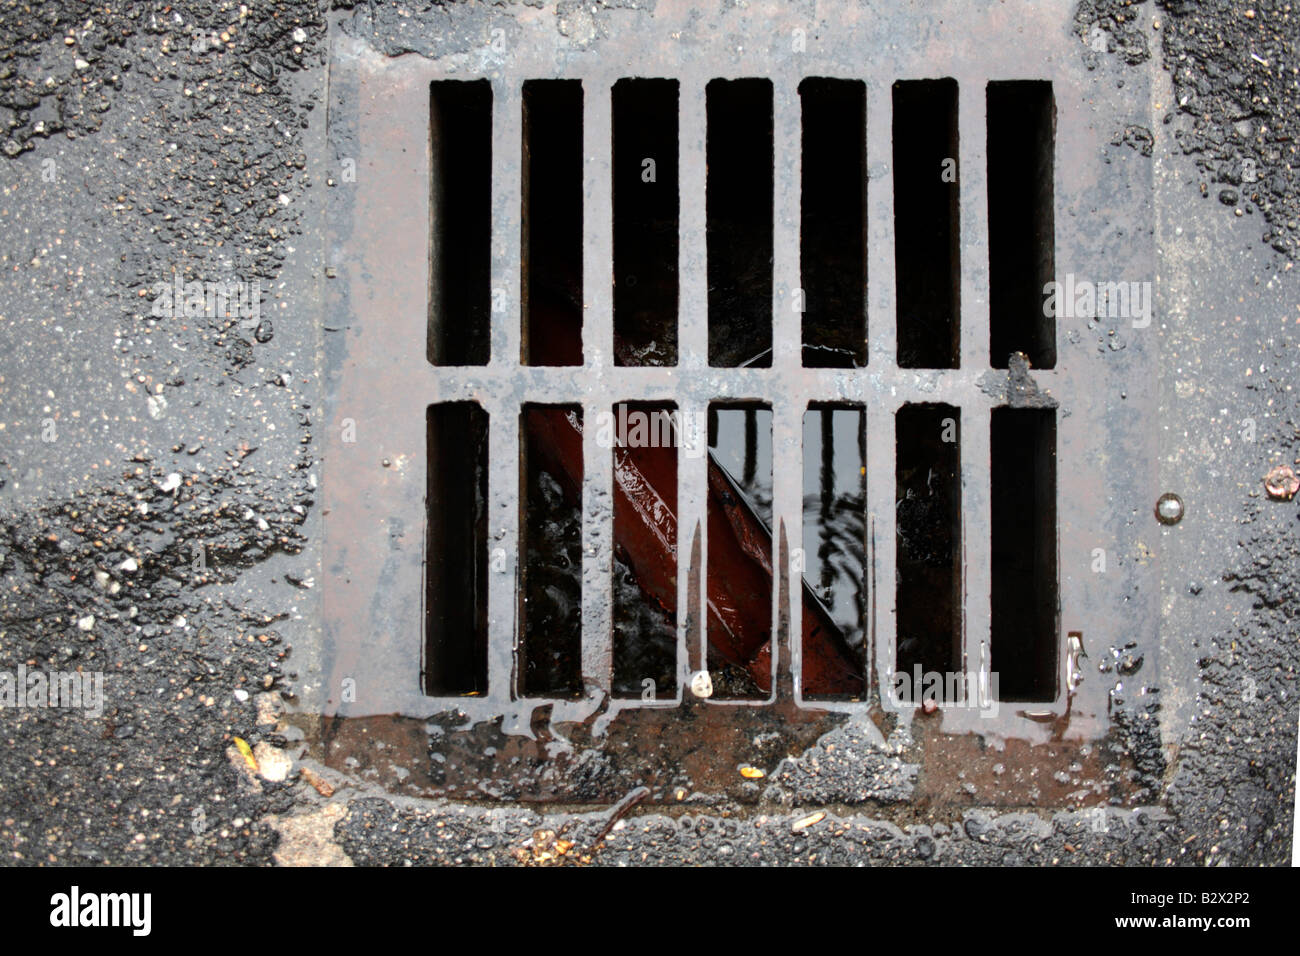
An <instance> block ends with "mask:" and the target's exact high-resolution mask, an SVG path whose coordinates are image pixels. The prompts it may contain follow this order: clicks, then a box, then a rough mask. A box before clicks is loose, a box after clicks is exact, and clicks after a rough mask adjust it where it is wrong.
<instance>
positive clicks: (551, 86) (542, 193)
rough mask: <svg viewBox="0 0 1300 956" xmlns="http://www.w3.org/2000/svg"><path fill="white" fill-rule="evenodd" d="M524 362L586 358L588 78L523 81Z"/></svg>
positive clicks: (568, 362) (561, 362) (578, 361)
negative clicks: (584, 87)
mask: <svg viewBox="0 0 1300 956" xmlns="http://www.w3.org/2000/svg"><path fill="white" fill-rule="evenodd" d="M522 186H523V236H522V251H521V267H522V283H523V290H522V296H523V298H522V304H523V329H522V335H523V364H525V365H581V364H582V206H583V202H582V196H583V183H582V81H581V80H528V81H526V82H525V83H524V87H523V183H522Z"/></svg>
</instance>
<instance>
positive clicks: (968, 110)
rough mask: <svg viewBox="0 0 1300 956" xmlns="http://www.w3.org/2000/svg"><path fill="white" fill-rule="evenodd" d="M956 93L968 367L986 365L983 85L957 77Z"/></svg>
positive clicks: (964, 352)
mask: <svg viewBox="0 0 1300 956" xmlns="http://www.w3.org/2000/svg"><path fill="white" fill-rule="evenodd" d="M959 91H960V92H959V96H958V100H957V143H958V162H957V182H956V183H955V184H953V188H955V189H960V190H961V367H962V368H967V369H974V368H982V367H987V366H988V364H989V291H988V290H989V256H988V250H989V207H988V168H987V166H986V162H987V153H988V150H987V146H986V133H985V124H984V118H985V106H986V101H985V96H984V82H983V80H980V79H975V78H971V77H962V78H961V79H960V81H959ZM986 430H987V429H986ZM963 437H964V436H963Z"/></svg>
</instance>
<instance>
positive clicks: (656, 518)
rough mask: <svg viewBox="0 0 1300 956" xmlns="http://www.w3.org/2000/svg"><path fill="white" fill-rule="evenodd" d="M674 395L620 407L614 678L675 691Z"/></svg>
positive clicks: (655, 694)
mask: <svg viewBox="0 0 1300 956" xmlns="http://www.w3.org/2000/svg"><path fill="white" fill-rule="evenodd" d="M675 414H676V406H675V405H673V404H672V403H670V402H627V403H623V404H620V405H616V406H614V416H613V436H612V437H613V444H614V560H613V574H614V607H613V620H614V683H613V690H614V694H615V696H618V697H641V698H645V697H652V698H659V697H669V698H671V697H673V696H675V694H676V691H677V538H676V536H677V434H676V429H675V428H674V424H673V416H675Z"/></svg>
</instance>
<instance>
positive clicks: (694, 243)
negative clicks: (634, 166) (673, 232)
mask: <svg viewBox="0 0 1300 956" xmlns="http://www.w3.org/2000/svg"><path fill="white" fill-rule="evenodd" d="M680 95H681V99H680V101H679V109H680V111H681V112H680V124H681V125H680V144H681V145H680V148H679V149H678V156H679V160H678V162H679V163H680V168H681V178H680V180H679V182H680V188H681V213H680V216H681V219H680V223H681V225H680V230H681V245H680V247H679V249H678V274H679V276H680V277H681V299H680V304H679V306H678V323H679V332H678V336H679V342H680V351H679V355H680V363H681V365H682V367H684V368H705V367H707V365H708V355H709V320H708V307H709V279H708V261H707V249H706V242H705V229H706V223H705V188H706V186H705V179H706V162H705V155H704V148H705V137H706V135H707V131H706V126H707V119H706V114H705V95H704V86H703V85H702V84H698V83H687V82H683V83H682V86H681V94H680Z"/></svg>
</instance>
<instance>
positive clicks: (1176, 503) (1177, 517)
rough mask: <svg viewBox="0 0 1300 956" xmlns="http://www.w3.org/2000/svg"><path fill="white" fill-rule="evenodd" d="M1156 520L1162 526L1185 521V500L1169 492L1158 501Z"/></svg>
mask: <svg viewBox="0 0 1300 956" xmlns="http://www.w3.org/2000/svg"><path fill="white" fill-rule="evenodd" d="M1156 520H1157V521H1159V522H1160V523H1161V524H1178V522H1180V521H1182V520H1183V499H1182V498H1179V497H1178V496H1177V495H1176V494H1174V493H1173V492H1172V491H1167V492H1165V493H1164V494H1163V495H1161V496H1160V498H1159V499H1158V500H1157V501H1156Z"/></svg>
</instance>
